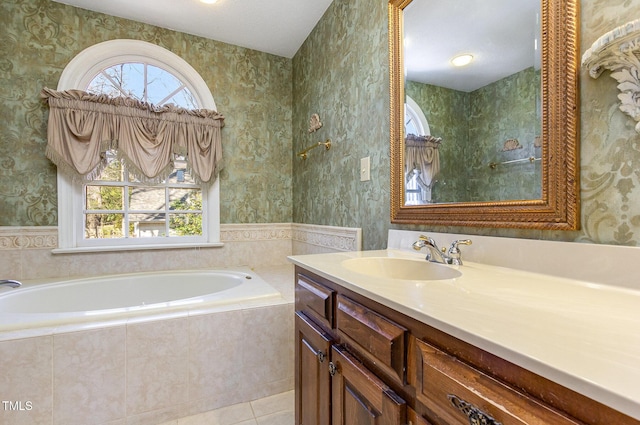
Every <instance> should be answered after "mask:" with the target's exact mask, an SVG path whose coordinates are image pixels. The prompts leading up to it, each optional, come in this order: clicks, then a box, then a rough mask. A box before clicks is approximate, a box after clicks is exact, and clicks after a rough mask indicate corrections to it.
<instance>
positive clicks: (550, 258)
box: [387, 230, 640, 290]
mask: <svg viewBox="0 0 640 425" xmlns="http://www.w3.org/2000/svg"><path fill="white" fill-rule="evenodd" d="M420 235H427V236H431V237H432V238H433V239H434V240H435V241H436V242H437V244H438V246H439V247H440V248H443V247H445V248H447V249H448V248H449V246H450V244H451V242H453V241H454V240H457V239H471V240H472V242H473V243H472V245H469V246H461V247H460V250H461V251H462V260H463V261H464V260H465V259H466V260H467V261H473V262H476V263H481V264H487V265H492V266H500V267H509V268H513V269H518V270H523V271H529V272H534V273H542V274H547V275H551V276H556V277H564V278H568V279H575V280H580V281H584V282H590V283H596V284H603V285H614V286H621V287H626V288H630V289H638V290H640V280H638V276H640V247H631V246H619V245H605V244H590V243H579V242H555V241H547V240H534V239H518V238H503V237H493V236H478V235H465V234H455V233H436V232H429V231H409V230H389V237H388V245H387V247H388V248H390V249H401V250H408V251H411V252H415V251H414V250H413V249H412V248H411V245H412V244H413V243H414V242H415V241H416V240H418V237H419V236H420ZM421 252H423V253H424V254H425V255H426V250H422V251H421Z"/></svg>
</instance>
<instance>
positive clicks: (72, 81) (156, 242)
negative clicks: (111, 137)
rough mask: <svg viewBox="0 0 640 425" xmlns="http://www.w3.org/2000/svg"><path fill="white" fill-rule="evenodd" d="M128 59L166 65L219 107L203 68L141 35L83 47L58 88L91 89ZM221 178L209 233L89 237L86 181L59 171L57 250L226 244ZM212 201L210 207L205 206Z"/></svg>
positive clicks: (206, 193)
mask: <svg viewBox="0 0 640 425" xmlns="http://www.w3.org/2000/svg"><path fill="white" fill-rule="evenodd" d="M126 62H140V63H147V64H150V65H154V66H157V67H159V68H162V69H164V70H166V71H168V72H170V73H172V74H173V75H175V76H176V77H178V78H179V79H180V80H182V81H183V82H184V83H185V85H186V86H187V88H188V90H189V91H190V92H191V94H192V95H193V96H194V98H195V99H196V101H197V103H198V105H199V106H200V107H201V108H204V109H212V110H216V104H215V102H214V100H213V96H212V94H211V91H210V90H209V87H208V86H207V84H206V82H205V81H204V80H203V79H202V77H201V76H200V74H199V73H198V72H197V71H196V70H195V69H194V68H193V67H192V66H191V65H189V63H187V62H186V61H185V60H184V59H182V58H181V57H179V56H178V55H176V54H174V53H172V52H170V51H169V50H166V49H164V48H162V47H160V46H157V45H155V44H152V43H147V42H145V41H140V40H111V41H105V42H103V43H98V44H95V45H93V46H91V47H88V48H87V49H85V50H83V51H82V52H80V53H79V54H78V55H77V56H76V57H75V58H73V59H72V60H71V61H70V62H69V63H68V64H67V66H66V67H65V69H64V70H63V71H62V75H61V76H60V80H59V81H58V90H59V91H62V90H71V89H79V90H85V89H86V87H87V86H88V85H89V83H90V82H91V80H92V79H93V78H94V77H95V76H96V74H98V73H99V72H100V71H102V70H103V69H105V68H108V67H110V66H113V65H117V64H120V63H126ZM219 180H220V179H219V178H216V179H215V181H214V182H213V183H211V184H209V185H206V186H205V188H206V189H208V190H203V193H202V204H203V210H205V214H206V216H204V217H203V229H202V232H203V236H201V237H163V238H135V239H133V238H129V239H122V238H117V239H91V240H89V239H86V238H84V216H83V206H84V202H83V190H82V184H81V183H79V182H74V181H73V178H72V177H70V176H68V175H66V174H65V173H62V172H60V171H58V248H57V249H54V250H53V252H54V253H66V252H78V251H122V250H139V249H162V248H188V247H196V246H222V245H223V244H222V243H221V242H220V182H219ZM205 205H206V208H205V207H204V206H205Z"/></svg>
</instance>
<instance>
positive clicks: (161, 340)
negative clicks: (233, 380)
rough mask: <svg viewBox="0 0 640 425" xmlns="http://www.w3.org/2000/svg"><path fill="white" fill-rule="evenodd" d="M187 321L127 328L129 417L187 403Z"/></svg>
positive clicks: (175, 320) (183, 319) (154, 322)
mask: <svg viewBox="0 0 640 425" xmlns="http://www.w3.org/2000/svg"><path fill="white" fill-rule="evenodd" d="M187 320H188V319H186V318H182V319H173V320H161V321H153V322H147V323H137V324H131V325H127V379H126V381H127V384H126V391H127V404H126V405H127V416H129V415H137V414H141V413H144V412H148V411H151V410H157V409H162V408H164V407H166V406H170V405H181V404H183V403H186V402H187V400H188V362H187V360H188V357H189V335H188V323H187ZM168 419H172V418H171V417H168V418H167V420H168ZM158 422H159V421H158Z"/></svg>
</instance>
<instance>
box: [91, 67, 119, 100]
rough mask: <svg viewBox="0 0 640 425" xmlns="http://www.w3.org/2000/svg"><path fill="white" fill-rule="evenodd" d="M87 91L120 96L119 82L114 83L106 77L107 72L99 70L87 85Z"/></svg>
mask: <svg viewBox="0 0 640 425" xmlns="http://www.w3.org/2000/svg"><path fill="white" fill-rule="evenodd" d="M87 91H88V92H89V93H94V94H106V95H107V96H109V97H119V96H122V92H121V91H120V84H114V82H113V81H112V80H110V79H109V78H107V74H105V73H104V72H100V74H98V75H96V76H95V78H94V79H93V80H91V82H90V83H89V86H88V87H87Z"/></svg>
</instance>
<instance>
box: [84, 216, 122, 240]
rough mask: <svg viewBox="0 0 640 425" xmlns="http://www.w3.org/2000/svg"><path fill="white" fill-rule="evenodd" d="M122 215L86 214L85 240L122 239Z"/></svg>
mask: <svg viewBox="0 0 640 425" xmlns="http://www.w3.org/2000/svg"><path fill="white" fill-rule="evenodd" d="M123 223H124V214H87V215H86V217H85V226H84V234H85V238H87V239H110V238H123V237H124V234H123Z"/></svg>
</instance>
